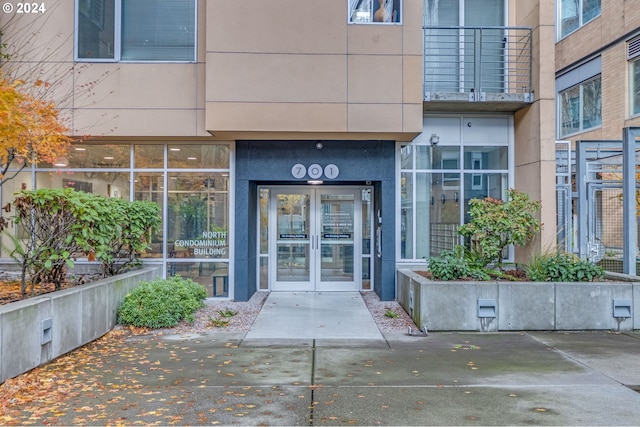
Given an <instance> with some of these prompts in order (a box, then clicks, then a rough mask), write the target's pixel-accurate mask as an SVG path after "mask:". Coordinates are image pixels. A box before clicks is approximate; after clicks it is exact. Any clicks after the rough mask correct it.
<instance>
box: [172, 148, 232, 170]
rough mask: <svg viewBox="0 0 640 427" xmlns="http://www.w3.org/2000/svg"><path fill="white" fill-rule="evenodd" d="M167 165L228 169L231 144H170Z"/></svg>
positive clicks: (173, 166)
mask: <svg viewBox="0 0 640 427" xmlns="http://www.w3.org/2000/svg"><path fill="white" fill-rule="evenodd" d="M167 166H168V167H169V168H179V169H203V168H212V169H228V168H229V146H228V145H222V144H194V145H183V144H180V145H169V146H168V151H167Z"/></svg>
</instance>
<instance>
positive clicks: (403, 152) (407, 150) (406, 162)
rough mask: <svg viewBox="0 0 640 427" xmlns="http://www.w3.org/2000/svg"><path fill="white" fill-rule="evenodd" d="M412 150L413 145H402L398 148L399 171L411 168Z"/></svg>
mask: <svg viewBox="0 0 640 427" xmlns="http://www.w3.org/2000/svg"><path fill="white" fill-rule="evenodd" d="M413 148H414V145H403V146H402V147H401V148H400V168H401V169H412V168H413Z"/></svg>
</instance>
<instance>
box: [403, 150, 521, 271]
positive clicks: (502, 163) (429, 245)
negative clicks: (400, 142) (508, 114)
mask: <svg viewBox="0 0 640 427" xmlns="http://www.w3.org/2000/svg"><path fill="white" fill-rule="evenodd" d="M508 152H509V147H508V146H507V144H506V143H505V144H503V145H475V144H473V143H468V144H466V145H465V144H464V143H463V144H457V145H431V144H429V143H428V141H427V142H415V143H412V144H409V145H404V146H402V147H401V148H400V168H401V171H400V205H401V212H400V258H401V259H403V260H407V261H408V260H410V261H419V260H424V259H426V258H429V257H431V256H437V255H440V253H441V252H442V251H443V250H448V249H452V248H453V247H454V246H455V245H456V244H459V243H461V242H462V241H461V239H460V236H459V235H458V232H457V229H458V226H459V225H460V224H462V223H464V222H466V221H468V219H469V218H468V207H469V200H471V199H475V198H484V197H488V196H490V197H494V198H496V199H502V198H504V197H505V195H506V191H507V189H508V188H509V187H508V185H509V171H508V169H509V160H508Z"/></svg>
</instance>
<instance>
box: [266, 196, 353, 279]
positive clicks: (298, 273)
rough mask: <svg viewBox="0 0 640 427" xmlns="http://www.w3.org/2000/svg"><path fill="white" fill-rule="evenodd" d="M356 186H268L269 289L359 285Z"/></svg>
mask: <svg viewBox="0 0 640 427" xmlns="http://www.w3.org/2000/svg"><path fill="white" fill-rule="evenodd" d="M360 194H361V190H360V189H359V188H354V187H324V186H322V187H272V189H271V196H270V200H269V233H270V236H269V276H270V278H269V281H270V284H271V290H273V291H355V290H359V289H360V282H361V277H362V275H361V274H362V273H361V268H362V266H361V261H360V260H361V253H362V212H361V209H362V204H361V195H360Z"/></svg>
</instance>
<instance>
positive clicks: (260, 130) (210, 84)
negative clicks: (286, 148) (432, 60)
mask: <svg viewBox="0 0 640 427" xmlns="http://www.w3.org/2000/svg"><path fill="white" fill-rule="evenodd" d="M403 8H404V9H403V25H376V24H369V25H364V24H363V25H349V24H348V23H347V3H345V2H327V3H325V4H322V5H318V4H316V3H309V2H300V1H299V0H278V1H275V0H240V1H233V2H228V1H224V0H210V1H209V2H208V3H207V37H206V51H207V52H206V63H207V68H206V74H207V75H206V128H207V129H208V130H209V131H211V132H212V133H213V134H214V135H215V136H216V137H225V138H230V139H236V138H249V137H251V138H257V139H260V138H266V139H274V138H278V139H282V138H291V139H293V138H296V139H298V138H318V137H321V136H323V135H331V136H332V137H333V138H350V139H369V138H375V139H382V138H385V139H387V138H391V139H401V140H410V139H412V138H413V137H414V136H415V135H416V134H417V133H419V132H420V131H421V129H422V29H421V28H422V3H421V1H420V0H405V1H404V2H403Z"/></svg>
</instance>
